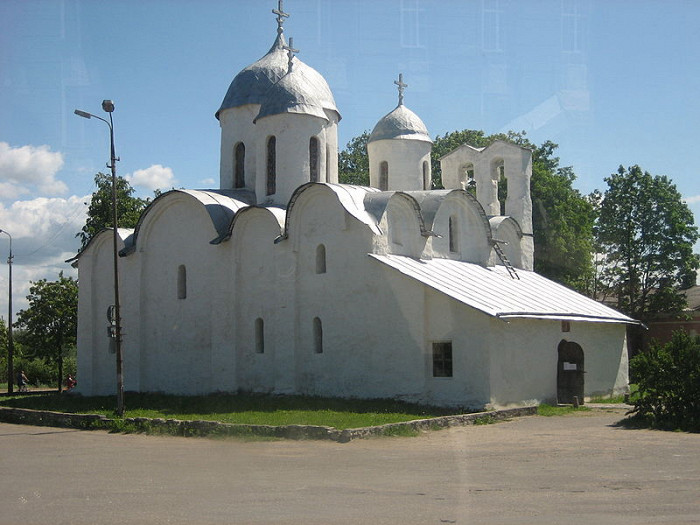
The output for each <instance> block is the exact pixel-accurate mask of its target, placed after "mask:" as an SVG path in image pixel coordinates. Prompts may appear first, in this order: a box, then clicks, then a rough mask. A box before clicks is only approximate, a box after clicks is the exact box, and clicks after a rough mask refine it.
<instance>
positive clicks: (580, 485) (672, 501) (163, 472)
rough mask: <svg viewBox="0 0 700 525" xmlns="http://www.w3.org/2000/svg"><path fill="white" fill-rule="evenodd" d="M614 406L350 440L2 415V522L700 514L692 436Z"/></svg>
mask: <svg viewBox="0 0 700 525" xmlns="http://www.w3.org/2000/svg"><path fill="white" fill-rule="evenodd" d="M623 414H624V412H623V411H621V410H615V411H609V410H608V411H600V410H595V411H593V412H591V413H579V414H577V415H574V416H566V417H553V418H544V417H539V416H529V417H524V418H519V419H514V420H512V421H509V422H504V423H498V424H494V425H487V426H472V427H463V428H453V429H448V430H443V431H436V432H430V433H427V434H423V435H421V436H419V437H417V438H377V439H369V440H357V441H352V442H350V443H345V444H339V443H333V442H318V441H305V442H298V441H272V442H240V441H233V440H212V439H199V438H178V437H155V436H143V435H120V434H108V433H105V432H102V431H75V430H66V429H54V428H47V427H29V426H20V425H9V424H0V471H1V472H2V481H0V523H2V524H34V523H37V524H39V523H41V524H52V525H59V524H72V525H79V524H112V523H114V524H120V525H124V524H131V523H134V524H135V523H138V524H151V523H155V524H160V523H174V524H185V523H187V524H199V523H201V524H210V523H212V524H213V523H216V524H219V523H221V524H224V523H226V524H229V523H235V524H248V523H251V524H252V523H255V524H344V523H352V524H365V523H368V524H369V523H371V524H414V523H415V524H431V523H435V524H440V523H460V524H462V523H464V524H477V523H478V524H483V523H493V524H499V525H500V524H515V523H517V524H538V525H542V524H605V525H607V524H612V525H615V524H635V525H639V524H645V523H673V524H683V523H700V435H698V434H684V433H673V432H671V433H669V432H657V431H649V430H628V429H624V428H620V427H617V426H615V425H614V424H615V422H617V421H618V420H620V419H621V418H622V417H623Z"/></svg>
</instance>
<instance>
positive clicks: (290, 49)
mask: <svg viewBox="0 0 700 525" xmlns="http://www.w3.org/2000/svg"><path fill="white" fill-rule="evenodd" d="M280 1H281V0H280ZM282 49H286V50H287V56H288V57H289V62H287V73H291V72H292V59H293V58H294V53H298V52H299V50H298V49H294V38H293V37H291V36H290V37H289V45H288V46H284V47H283V48H282Z"/></svg>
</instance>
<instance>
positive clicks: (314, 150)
mask: <svg viewBox="0 0 700 525" xmlns="http://www.w3.org/2000/svg"><path fill="white" fill-rule="evenodd" d="M318 155H319V141H318V138H316V137H311V138H310V139H309V180H310V181H311V182H320V181H319V171H318V170H319V157H318Z"/></svg>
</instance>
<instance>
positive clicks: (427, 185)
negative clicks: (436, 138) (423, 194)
mask: <svg viewBox="0 0 700 525" xmlns="http://www.w3.org/2000/svg"><path fill="white" fill-rule="evenodd" d="M423 189H424V190H429V189H430V173H429V171H428V161H427V160H424V161H423Z"/></svg>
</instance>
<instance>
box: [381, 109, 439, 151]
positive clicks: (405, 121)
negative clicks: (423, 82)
mask: <svg viewBox="0 0 700 525" xmlns="http://www.w3.org/2000/svg"><path fill="white" fill-rule="evenodd" d="M384 139H408V140H421V141H424V142H431V143H432V142H433V141H432V140H431V138H430V135H428V129H427V128H426V127H425V124H423V121H422V120H421V119H420V118H419V117H418V115H416V114H415V113H414V112H413V111H411V110H410V109H408V108H407V107H406V106H404V105H403V104H399V105H398V106H397V107H396V109H395V110H394V111H392V112H391V113H389V114H388V115H385V116H384V117H382V118H381V119H380V120H379V122H377V125H376V126H374V129H373V130H372V133H371V134H370V136H369V139H368V140H367V142H368V143H369V142H374V141H375V140H384Z"/></svg>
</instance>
